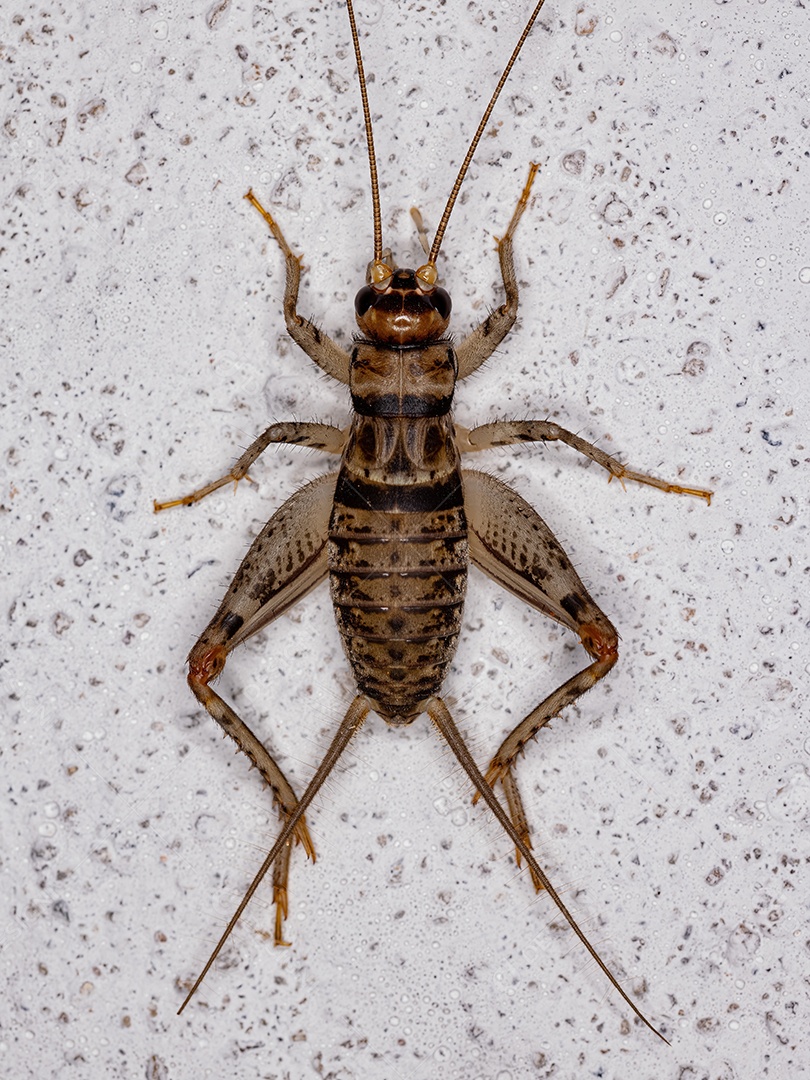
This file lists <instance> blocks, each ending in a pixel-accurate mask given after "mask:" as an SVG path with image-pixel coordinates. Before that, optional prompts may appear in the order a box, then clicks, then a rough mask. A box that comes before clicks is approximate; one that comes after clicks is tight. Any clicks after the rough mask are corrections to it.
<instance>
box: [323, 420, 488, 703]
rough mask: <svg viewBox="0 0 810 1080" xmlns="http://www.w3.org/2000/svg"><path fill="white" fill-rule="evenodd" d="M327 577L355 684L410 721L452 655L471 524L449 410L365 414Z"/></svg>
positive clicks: (348, 459) (349, 458)
mask: <svg viewBox="0 0 810 1080" xmlns="http://www.w3.org/2000/svg"><path fill="white" fill-rule="evenodd" d="M328 564H329V578H330V584H331V591H332V602H333V604H334V608H335V616H336V618H337V623H338V628H339V630H340V633H341V636H342V638H343V643H344V646H345V649H346V653H347V655H348V658H349V663H350V664H351V666H352V671H353V672H354V677H355V680H356V682H357V685H358V689H359V690H360V691H361V692H362V693H364V694H366V695H367V696H368V697H369V698H370V699H371V700H372V701H373V702H374V705H375V708H376V709H377V711H378V712H379V713H380V715H381V716H383V717H384V718H385V719H386V720H387V721H388V722H389V723H409V722H410V721H411V720H413V719H414V717H415V716H417V715H418V714H419V713H420V712H421V711H422V705H423V703H424V701H425V699H426V698H429V697H430V696H431V695H432V694H435V693H438V692H439V690H440V688H441V685H442V682H443V681H444V677H445V675H446V673H447V670H448V668H449V666H450V662H451V661H452V658H453V654H454V652H455V648H456V643H457V641H458V635H459V630H460V628H461V613H462V608H463V604H464V596H465V593H466V587H467V564H468V553H467V523H466V519H465V517H464V500H463V493H462V487H461V474H460V469H459V463H458V455H457V453H456V451H455V447H454V445H453V443H452V422H451V421H450V419H449V417H446V416H445V417H439V418H432V419H430V420H423V421H413V420H410V421H406V420H401V419H380V418H369V417H358V418H357V419H356V420H355V424H354V426H353V431H352V437H351V438H350V441H349V445H348V447H347V449H346V452H345V455H344V460H343V463H342V466H341V470H340V474H339V476H338V482H337V488H336V490H335V503H334V509H333V511H332V518H331V521H330V526H329V544H328Z"/></svg>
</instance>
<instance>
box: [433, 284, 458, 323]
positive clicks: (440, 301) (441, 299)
mask: <svg viewBox="0 0 810 1080" xmlns="http://www.w3.org/2000/svg"><path fill="white" fill-rule="evenodd" d="M430 299H431V301H432V303H433V307H434V309H435V310H436V311H437V313H438V314H439V315H440V316H441V318H442V319H449V318H450V312H451V311H452V310H453V301H452V300H451V299H450V293H449V292H448V291H447V290H446V289H442V288H441V287H440V286H438V285H437V286H436V288H435V289H434V290H433V294H432V296H431V298H430Z"/></svg>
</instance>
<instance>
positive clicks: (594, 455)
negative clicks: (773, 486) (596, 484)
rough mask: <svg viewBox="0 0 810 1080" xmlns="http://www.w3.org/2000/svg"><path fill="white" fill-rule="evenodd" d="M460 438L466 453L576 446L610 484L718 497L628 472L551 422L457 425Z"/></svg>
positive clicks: (585, 441) (709, 500) (618, 463)
mask: <svg viewBox="0 0 810 1080" xmlns="http://www.w3.org/2000/svg"><path fill="white" fill-rule="evenodd" d="M456 437H457V440H458V448H459V450H460V451H461V452H462V454H465V453H471V452H473V451H476V450H489V449H491V448H492V447H493V446H512V445H513V444H514V443H525V442H562V443H565V444H566V445H567V446H570V447H572V449H574V450H576V451H577V453H579V454H582V455H583V456H584V457H587V458H590V459H591V461H595V462H596V464H597V465H601V466H602V468H603V469H605V470H606V471H607V472H608V473H610V476H609V477H608V482H610V481H611V480H613V479H614V478H615V479H617V480H618V481H619V482H620V483H622V484H623V483H624V481H625V480H634V481H635V482H636V483H637V484H646V485H647V486H648V487H654V488H659V489H660V490H661V491H671V492H674V493H675V494H678V495H694V496H695V497H696V498H698V499H705V500H706V502H707V503H709V504H711V501H712V495H713V494H714V492H711V491H706V490H704V489H703V488H689V487H682V486H681V485H680V484H672V483H670V482H669V481H667V480H659V479H658V477H657V476H650V475H649V474H648V473H643V472H637V471H636V470H635V469H628V468H627V466H626V465H622V463H621V462H620V461H619V460H618V458H615V457H611V455H610V454H606V453H605V451H604V450H600V449H599V447H598V446H594V445H593V443H589V442H588V441H587V440H586V439H582V438H580V436H579V435H575V434H574V432H573V431H567V430H566V429H565V428H563V427H560V425H559V424H555V423H553V422H552V421H551V420H496V421H494V422H493V423H491V424H481V426H480V427H477V428H473V429H472V431H470V430H468V429H467V428H463V427H461V426H459V425H456Z"/></svg>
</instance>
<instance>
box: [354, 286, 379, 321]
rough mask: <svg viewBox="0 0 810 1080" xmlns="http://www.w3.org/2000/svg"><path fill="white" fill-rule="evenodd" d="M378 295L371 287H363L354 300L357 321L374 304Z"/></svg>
mask: <svg viewBox="0 0 810 1080" xmlns="http://www.w3.org/2000/svg"><path fill="white" fill-rule="evenodd" d="M377 295H378V293H377V291H376V289H373V288H372V287H371V285H364V286H363V288H362V289H361V290H360V291H359V292H358V294H357V296H355V298H354V310H355V314H356V315H357V318H358V319H362V318H363V316H364V315H365V314H366V312H367V311H368V309H369V308H370V307H371V305H372V304H373V303H374V299H375V297H376V296H377Z"/></svg>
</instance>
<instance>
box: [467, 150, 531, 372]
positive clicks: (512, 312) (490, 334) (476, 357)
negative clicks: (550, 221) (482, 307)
mask: <svg viewBox="0 0 810 1080" xmlns="http://www.w3.org/2000/svg"><path fill="white" fill-rule="evenodd" d="M539 168H540V166H539V165H531V166H530V168H529V178H528V180H527V181H526V183H525V185H524V187H523V191H522V192H521V195H520V198H519V199H518V203H517V206H516V207H515V212H514V213H513V214H512V220H511V221H510V222H509V226H508V228H507V230H506V232H505V233H504V234H503V236H502V237H501V239H500V240H499V241H498V261H499V262H500V265H501V279H502V280H503V288H504V292H505V293H506V300H505V301H504V303H503V304H501V306H500V307H497V308H495V310H494V311H491V312H490V313H489V315H488V316H487V317H486V319H484V321H483V322H482V323H480V324H479V325H478V326H476V328H475V329H474V330H473V331H472V332H471V333H470V334H469V335H468V336H467V337H466V338H464V340H463V341H462V342H461V344H460V345H459V346H458V347H457V348H456V359H457V360H458V377H459V379H466V378H467V376H468V375H471V374H472V373H473V372H474V371H477V369H478V368H480V366H481V365H482V364H483V363H484V361H485V360H488V359H489V358H490V356H492V354H493V353H494V352H495V350H496V349H497V348H498V346H499V345H500V343H501V342H502V341H503V339H504V338H505V337H506V335H507V334H508V333H509V331H510V330H511V329H512V327H513V326H514V325H515V319H516V318H517V310H518V284H517V274H516V273H515V257H514V254H513V251H512V240H513V238H514V235H515V230H516V229H517V226H518V222H519V221H520V219H521V217H523V211H524V210H525V209H526V207H527V206H528V205H529V195H530V194H531V190H532V184H533V183H534V178H535V175H536V173H537V170H538V169H539Z"/></svg>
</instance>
